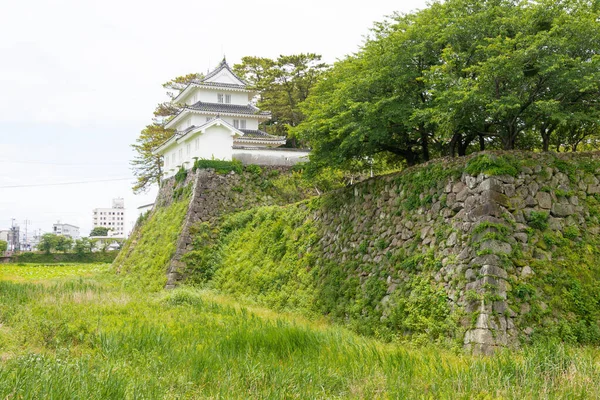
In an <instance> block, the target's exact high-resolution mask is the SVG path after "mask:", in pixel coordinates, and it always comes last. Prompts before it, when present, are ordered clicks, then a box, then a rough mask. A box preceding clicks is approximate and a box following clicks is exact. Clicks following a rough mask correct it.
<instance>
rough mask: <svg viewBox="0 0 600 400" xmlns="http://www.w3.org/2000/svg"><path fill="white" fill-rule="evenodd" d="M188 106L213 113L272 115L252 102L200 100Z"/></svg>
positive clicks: (191, 108)
mask: <svg viewBox="0 0 600 400" xmlns="http://www.w3.org/2000/svg"><path fill="white" fill-rule="evenodd" d="M186 108H188V109H190V110H197V111H207V112H213V113H230V114H248V115H271V113H268V112H264V111H260V110H259V109H258V108H256V107H254V106H253V105H251V104H246V105H239V104H226V103H205V102H202V101H199V102H197V103H194V104H192V105H190V106H187V107H186Z"/></svg>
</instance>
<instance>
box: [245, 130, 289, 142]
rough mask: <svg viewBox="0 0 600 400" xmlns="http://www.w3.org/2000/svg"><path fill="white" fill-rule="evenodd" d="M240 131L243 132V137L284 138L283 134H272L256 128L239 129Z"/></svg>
mask: <svg viewBox="0 0 600 400" xmlns="http://www.w3.org/2000/svg"><path fill="white" fill-rule="evenodd" d="M240 131H242V132H244V136H243V138H248V139H250V138H252V139H269V140H285V137H284V136H273V135H269V134H268V133H267V132H264V131H260V130H257V129H240Z"/></svg>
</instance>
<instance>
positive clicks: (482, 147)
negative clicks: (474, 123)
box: [479, 135, 485, 151]
mask: <svg viewBox="0 0 600 400" xmlns="http://www.w3.org/2000/svg"><path fill="white" fill-rule="evenodd" d="M484 150H485V138H484V137H483V135H479V151H484Z"/></svg>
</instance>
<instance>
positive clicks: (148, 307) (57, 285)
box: [0, 265, 600, 399]
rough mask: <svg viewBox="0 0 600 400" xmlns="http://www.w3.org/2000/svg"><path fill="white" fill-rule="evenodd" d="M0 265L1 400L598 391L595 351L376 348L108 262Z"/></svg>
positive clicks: (315, 324)
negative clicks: (157, 282) (150, 280)
mask: <svg viewBox="0 0 600 400" xmlns="http://www.w3.org/2000/svg"><path fill="white" fill-rule="evenodd" d="M0 268H3V269H4V268H5V267H4V266H1V267H0ZM32 270H33V271H35V272H36V273H35V274H34V276H32V275H31V274H32ZM3 271H4V273H6V275H2V276H3V278H2V279H1V280H0V398H22V399H33V398H36V399H46V398H54V399H63V398H69V399H106V398H111V399H112V398H114V399H117V398H118V399H122V398H123V399H137V398H139V399H164V398H167V399H169V398H190V399H191V398H223V399H248V398H273V399H278V398H302V399H304V398H307V399H313V398H365V399H376V398H418V399H429V398H431V399H438V398H453V399H456V398H458V399H472V398H478V399H496V398H512V399H524V398H531V399H533V398H536V399H537V398H558V399H561V398H562V399H574V398H597V397H598V396H600V351H599V350H598V349H595V348H591V347H569V346H563V345H561V344H556V343H554V344H551V343H547V344H545V345H538V346H536V347H531V348H525V349H524V350H521V351H505V352H501V353H499V354H497V355H495V356H493V357H489V358H485V357H474V356H469V355H464V354H460V353H453V352H449V351H447V350H444V349H441V348H438V347H435V346H430V347H421V348H416V347H404V346H401V345H398V344H383V343H381V342H378V341H376V340H372V339H367V338H364V337H360V336H357V335H354V334H352V333H350V332H349V331H347V330H345V329H342V328H339V327H336V326H330V325H328V324H326V323H324V322H323V321H308V320H306V319H303V318H300V317H298V316H294V315H291V314H278V313H275V312H273V311H270V310H267V309H262V308H253V307H243V306H241V305H239V304H237V303H235V302H233V301H232V300H231V299H230V298H228V297H225V296H222V295H219V294H217V293H214V292H210V291H205V290H204V291H203V290H199V289H194V288H180V289H177V290H175V291H170V292H154V293H150V294H148V293H142V292H139V291H137V292H136V291H133V290H132V289H130V288H127V287H125V286H123V285H122V284H121V281H120V280H119V278H118V277H117V276H115V275H114V274H112V272H111V271H110V268H109V266H108V265H95V266H91V265H85V266H84V265H65V266H31V265H27V266H9V267H8V268H7V269H6V270H3ZM57 271H62V272H65V271H72V272H73V276H67V275H68V274H62V275H61V274H59V275H57ZM5 276H9V277H10V278H9V279H10V280H6V278H4V277H5ZM40 280H41V281H40ZM26 281H30V282H26ZM32 281H38V283H31V282H32Z"/></svg>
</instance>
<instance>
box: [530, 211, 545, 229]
mask: <svg viewBox="0 0 600 400" xmlns="http://www.w3.org/2000/svg"><path fill="white" fill-rule="evenodd" d="M549 217H550V214H549V213H548V212H546V211H532V212H531V214H529V218H528V220H527V223H528V224H529V226H531V227H532V228H534V229H538V230H540V231H543V230H546V229H547V228H548V218H549Z"/></svg>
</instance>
